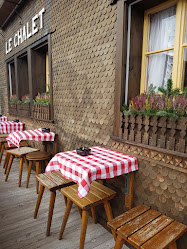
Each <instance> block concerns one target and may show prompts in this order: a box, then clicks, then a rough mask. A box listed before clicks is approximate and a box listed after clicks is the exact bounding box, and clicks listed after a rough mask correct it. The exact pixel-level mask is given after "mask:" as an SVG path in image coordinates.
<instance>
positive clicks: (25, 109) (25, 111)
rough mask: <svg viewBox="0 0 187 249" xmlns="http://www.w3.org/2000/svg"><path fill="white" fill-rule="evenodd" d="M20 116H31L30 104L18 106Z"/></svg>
mask: <svg viewBox="0 0 187 249" xmlns="http://www.w3.org/2000/svg"><path fill="white" fill-rule="evenodd" d="M17 110H18V114H20V115H22V116H26V117H28V116H30V104H29V103H28V104H17Z"/></svg>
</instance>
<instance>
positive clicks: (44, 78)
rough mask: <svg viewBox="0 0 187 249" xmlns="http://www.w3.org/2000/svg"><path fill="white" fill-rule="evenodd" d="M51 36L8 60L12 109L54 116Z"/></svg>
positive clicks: (39, 115) (23, 112) (42, 117)
mask: <svg viewBox="0 0 187 249" xmlns="http://www.w3.org/2000/svg"><path fill="white" fill-rule="evenodd" d="M50 68H51V53H50V36H48V37H44V38H42V39H40V40H39V41H37V42H35V43H34V44H32V45H30V46H29V47H27V48H25V49H24V50H23V51H21V52H19V53H18V54H16V55H14V58H11V59H10V60H8V61H7V78H8V87H9V92H8V93H9V100H10V101H9V112H10V113H11V114H18V115H21V116H30V117H34V118H37V119H41V120H52V117H53V116H52V114H53V113H52V103H51V101H52V92H51V89H52V88H51V85H50V84H51V70H50Z"/></svg>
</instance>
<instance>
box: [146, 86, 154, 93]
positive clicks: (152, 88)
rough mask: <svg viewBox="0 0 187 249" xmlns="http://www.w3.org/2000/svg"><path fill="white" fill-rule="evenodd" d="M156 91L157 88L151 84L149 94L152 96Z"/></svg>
mask: <svg viewBox="0 0 187 249" xmlns="http://www.w3.org/2000/svg"><path fill="white" fill-rule="evenodd" d="M155 90H156V86H153V84H150V86H149V87H148V90H147V92H148V93H149V94H151V93H155Z"/></svg>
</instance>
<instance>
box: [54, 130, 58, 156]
mask: <svg viewBox="0 0 187 249" xmlns="http://www.w3.org/2000/svg"><path fill="white" fill-rule="evenodd" d="M57 153H58V135H57V134H55V141H54V155H56V154H57Z"/></svg>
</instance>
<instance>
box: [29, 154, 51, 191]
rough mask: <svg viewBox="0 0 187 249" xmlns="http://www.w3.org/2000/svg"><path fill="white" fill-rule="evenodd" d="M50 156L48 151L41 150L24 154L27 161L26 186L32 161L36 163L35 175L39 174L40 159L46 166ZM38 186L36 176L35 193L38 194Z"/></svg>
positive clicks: (40, 170)
mask: <svg viewBox="0 0 187 249" xmlns="http://www.w3.org/2000/svg"><path fill="white" fill-rule="evenodd" d="M50 157H51V154H50V153H49V152H42V151H36V152H31V153H28V154H27V155H26V159H27V160H28V161H29V168H28V176H27V185H26V188H28V186H29V179H30V173H31V168H32V163H33V162H35V163H36V175H39V174H40V173H41V172H42V165H41V161H45V165H46V166H47V164H48V162H49V159H50ZM38 187H39V180H38V179H37V178H36V193H37V194H38Z"/></svg>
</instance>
